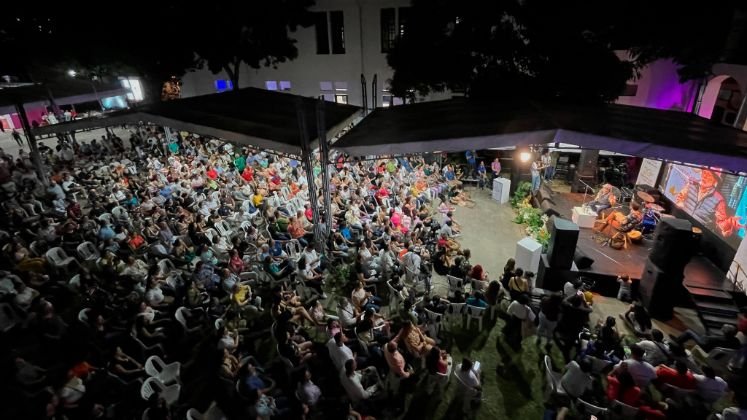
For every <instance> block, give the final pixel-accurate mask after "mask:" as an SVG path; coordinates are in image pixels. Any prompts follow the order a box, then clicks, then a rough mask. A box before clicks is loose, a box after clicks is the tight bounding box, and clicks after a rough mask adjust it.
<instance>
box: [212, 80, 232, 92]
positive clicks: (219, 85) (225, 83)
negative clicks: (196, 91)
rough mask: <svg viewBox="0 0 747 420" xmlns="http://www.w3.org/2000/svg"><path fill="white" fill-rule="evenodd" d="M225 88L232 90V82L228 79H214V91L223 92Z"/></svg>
mask: <svg viewBox="0 0 747 420" xmlns="http://www.w3.org/2000/svg"><path fill="white" fill-rule="evenodd" d="M227 90H233V82H232V81H230V80H216V81H215V91H216V92H218V93H220V92H225V91H227Z"/></svg>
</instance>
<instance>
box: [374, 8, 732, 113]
mask: <svg viewBox="0 0 747 420" xmlns="http://www.w3.org/2000/svg"><path fill="white" fill-rule="evenodd" d="M699 3H702V5H701V7H692V6H690V5H687V6H685V5H684V4H683V3H681V2H680V3H675V2H672V1H662V2H648V1H644V0H624V1H623V0H612V1H604V2H588V1H583V0H566V1H557V0H498V1H490V2H483V1H478V0H413V10H412V12H411V17H410V25H411V27H410V28H408V31H407V33H406V36H404V37H403V38H402V39H400V40H398V42H397V43H396V45H395V48H394V49H393V50H392V51H391V52H390V54H389V55H388V61H389V64H390V65H391V66H392V67H393V68H394V70H395V74H394V77H393V79H392V80H391V88H392V91H393V92H394V93H395V94H396V95H399V96H413V95H414V94H415V93H419V94H426V93H428V92H429V91H440V90H443V89H446V88H448V89H451V90H456V91H465V92H466V93H467V94H468V95H470V96H473V97H475V96H496V95H500V96H514V95H521V96H535V97H544V98H563V99H565V100H572V101H579V102H592V103H593V102H606V101H611V100H614V99H615V98H617V96H618V95H619V94H620V93H621V92H622V90H623V88H624V87H625V83H626V81H628V80H629V79H630V78H631V77H633V76H634V75H635V74H636V70H637V69H640V68H641V67H642V66H644V65H645V64H648V63H650V62H651V61H653V60H655V59H658V58H667V57H668V58H672V59H674V60H675V62H677V63H678V64H680V65H681V66H682V67H681V69H680V75H681V77H682V78H683V79H690V78H697V77H703V76H704V75H706V74H707V72H708V71H709V69H710V67H711V65H712V64H713V63H714V62H717V61H718V60H719V58H720V53H721V51H722V49H723V46H724V44H725V42H726V39H727V37H728V35H729V29H730V26H731V23H732V15H733V13H734V4H735V2H734V1H725V2H715V3H714V2H709V3H705V2H699ZM616 50H628V51H630V52H632V59H630V60H628V59H627V58H625V59H621V58H619V56H618V54H616Z"/></svg>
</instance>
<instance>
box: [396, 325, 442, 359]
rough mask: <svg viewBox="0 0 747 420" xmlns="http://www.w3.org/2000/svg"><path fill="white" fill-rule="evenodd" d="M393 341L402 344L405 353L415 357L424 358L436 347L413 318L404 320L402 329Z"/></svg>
mask: <svg viewBox="0 0 747 420" xmlns="http://www.w3.org/2000/svg"><path fill="white" fill-rule="evenodd" d="M395 341H397V342H398V343H400V342H401V343H404V344H405V347H406V348H407V351H409V352H410V354H412V355H413V356H415V357H424V356H425V355H427V354H428V352H429V351H431V348H433V346H435V345H436V341H435V340H434V339H432V338H430V337H427V336H426V335H425V334H423V331H421V330H420V328H418V326H417V318H416V317H415V316H409V317H407V318H405V321H404V324H403V325H402V329H401V330H400V331H399V333H398V334H397V337H396V338H395Z"/></svg>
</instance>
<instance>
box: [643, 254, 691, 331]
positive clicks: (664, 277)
mask: <svg viewBox="0 0 747 420" xmlns="http://www.w3.org/2000/svg"><path fill="white" fill-rule="evenodd" d="M681 287H682V273H681V272H680V274H672V273H669V272H667V271H665V270H663V269H661V268H660V267H659V266H658V265H656V264H655V263H654V262H653V261H651V259H647V260H646V265H645V266H644V268H643V273H642V274H641V283H640V286H639V293H640V296H641V300H642V301H643V306H645V307H646V309H647V310H648V313H649V315H651V316H652V317H653V318H656V319H662V320H668V319H672V316H673V315H674V304H675V300H676V297H677V296H678V293H679V288H681Z"/></svg>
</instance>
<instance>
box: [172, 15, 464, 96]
mask: <svg viewBox="0 0 747 420" xmlns="http://www.w3.org/2000/svg"><path fill="white" fill-rule="evenodd" d="M312 10H313V11H314V12H315V13H316V16H315V20H316V24H315V25H312V26H311V27H308V28H299V29H298V30H297V31H296V32H295V33H294V34H293V35H292V36H293V37H294V38H295V39H296V40H297V44H296V46H297V48H298V57H297V58H296V59H295V60H292V61H289V62H286V63H281V64H279V65H278V66H277V68H272V67H269V68H260V69H252V68H249V67H248V66H245V65H243V66H242V68H241V73H240V77H239V85H240V86H238V87H256V88H261V89H269V90H277V91H287V92H290V93H293V94H297V95H302V96H307V97H320V96H321V97H323V98H324V99H326V100H328V101H332V102H339V103H349V104H352V105H357V106H363V94H364V89H363V85H362V83H361V75H363V78H364V79H365V86H366V91H365V93H366V97H367V103H368V107H369V108H371V107H372V105H373V102H374V100H375V101H376V106H378V107H381V106H389V105H397V104H401V103H402V100H401V99H400V98H394V97H392V95H391V94H390V93H389V92H388V90H387V87H388V80H389V79H391V77H392V73H393V71H392V69H391V68H390V67H389V65H388V64H387V61H386V53H387V51H388V49H389V48H391V47H392V46H393V44H394V41H395V40H396V38H397V37H398V36H399V35H400V34H403V33H404V32H405V31H407V18H408V13H409V10H410V0H317V2H316V5H315V6H314V8H313V9H312ZM228 79H229V78H228V77H227V76H226V74H225V73H218V74H212V73H211V72H210V71H209V70H207V69H202V70H198V71H195V72H191V73H188V74H187V75H185V76H184V77H183V79H182V96H183V97H188V96H196V95H205V94H210V93H216V92H221V91H224V90H230V89H231V88H233V86H231V82H230V81H229V80H228ZM374 81H375V82H376V83H375V84H376V86H375V87H374ZM443 95H444V97H449V95H448V94H443Z"/></svg>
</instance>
